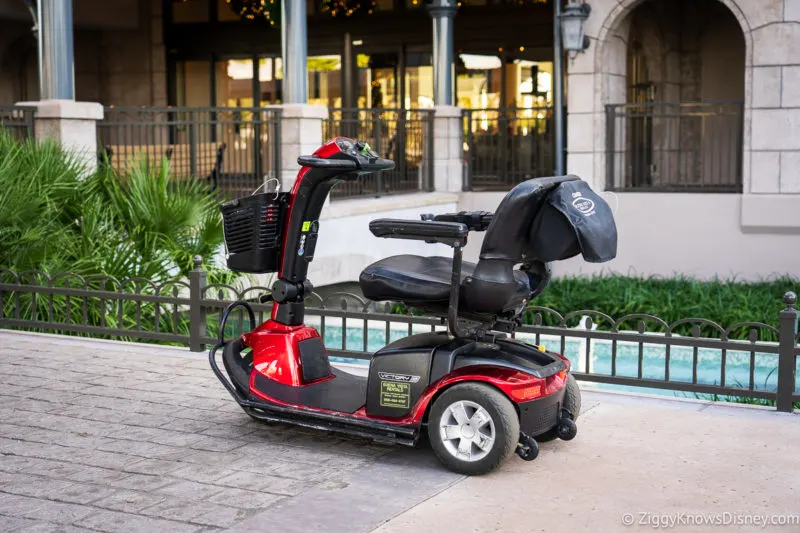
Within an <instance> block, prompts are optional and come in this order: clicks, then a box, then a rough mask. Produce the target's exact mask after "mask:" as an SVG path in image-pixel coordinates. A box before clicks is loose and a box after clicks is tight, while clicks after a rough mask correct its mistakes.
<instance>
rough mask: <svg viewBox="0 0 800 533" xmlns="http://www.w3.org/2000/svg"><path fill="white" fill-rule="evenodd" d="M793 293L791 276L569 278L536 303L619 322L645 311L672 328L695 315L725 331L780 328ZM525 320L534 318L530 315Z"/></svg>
mask: <svg viewBox="0 0 800 533" xmlns="http://www.w3.org/2000/svg"><path fill="white" fill-rule="evenodd" d="M790 290H791V291H795V292H797V291H798V290H800V281H798V280H796V279H792V278H789V277H781V278H774V279H770V280H766V281H757V282H742V281H735V280H734V281H722V280H712V281H698V280H696V279H692V278H688V277H673V278H659V277H651V278H636V277H629V276H607V277H599V276H595V277H582V278H580V277H566V278H559V279H555V280H553V281H552V282H551V283H550V285H549V286H548V287H547V289H545V291H544V292H543V293H542V294H541V295H540V296H539V297H537V298H536V299H535V300H534V302H533V305H539V306H543V307H550V308H552V309H555V310H557V311H559V312H561V313H568V312H570V311H577V310H581V309H594V310H597V311H602V312H603V313H605V314H607V315H610V316H611V317H613V318H615V319H618V318H620V317H622V316H624V315H627V314H632V313H645V314H649V315H655V316H657V317H659V318H661V319H662V320H664V321H665V322H667V323H670V324H671V323H673V322H675V321H677V320H680V319H682V318H689V317H691V318H705V319H708V320H711V321H714V322H716V323H718V324H721V325H722V326H725V327H727V326H730V325H733V324H736V323H739V322H748V321H749V322H764V323H765V324H770V325H773V326H775V327H777V326H778V314H779V312H780V310H781V309H783V307H784V304H783V295H784V294H785V293H786V292H787V291H790ZM526 318H527V319H532V317H531V316H530V313H528V316H526ZM527 321H528V320H526V322H527Z"/></svg>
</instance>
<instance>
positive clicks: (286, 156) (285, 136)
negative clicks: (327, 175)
mask: <svg viewBox="0 0 800 533" xmlns="http://www.w3.org/2000/svg"><path fill="white" fill-rule="evenodd" d="M269 107H274V108H278V109H281V110H282V115H281V175H280V180H281V190H282V191H289V190H290V189H291V188H292V185H294V180H295V178H296V177H297V171H298V170H299V168H300V167H299V166H298V164H297V158H298V157H299V156H301V155H311V154H313V153H314V152H315V151H316V150H317V148H319V147H320V146H321V145H322V143H323V141H326V140H328V139H323V138H322V121H323V120H324V119H326V118H328V108H327V107H323V106H317V105H309V104H283V105H279V106H269Z"/></svg>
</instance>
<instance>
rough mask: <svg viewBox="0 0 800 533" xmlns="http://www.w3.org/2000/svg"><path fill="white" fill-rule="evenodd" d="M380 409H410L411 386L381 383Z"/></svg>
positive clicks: (387, 382)
mask: <svg viewBox="0 0 800 533" xmlns="http://www.w3.org/2000/svg"><path fill="white" fill-rule="evenodd" d="M381 407H396V408H398V409H408V408H409V407H411V384H409V383H397V382H394V381H381Z"/></svg>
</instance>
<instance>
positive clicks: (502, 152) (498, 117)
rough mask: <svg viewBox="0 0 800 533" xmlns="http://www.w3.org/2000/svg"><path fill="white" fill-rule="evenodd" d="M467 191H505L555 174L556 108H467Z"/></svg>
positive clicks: (465, 183) (465, 148)
mask: <svg viewBox="0 0 800 533" xmlns="http://www.w3.org/2000/svg"><path fill="white" fill-rule="evenodd" d="M462 116H463V120H464V142H465V146H464V158H465V166H464V190H467V191H470V190H478V191H480V190H484V191H485V190H504V191H507V190H508V189H510V188H512V187H513V186H514V185H516V184H518V183H520V182H522V181H525V180H527V179H530V178H539V177H543V176H552V175H553V174H554V172H555V141H554V137H553V108H552V107H538V108H527V109H522V108H520V109H511V108H509V109H464V110H463V111H462Z"/></svg>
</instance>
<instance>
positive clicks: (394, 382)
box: [209, 138, 577, 473]
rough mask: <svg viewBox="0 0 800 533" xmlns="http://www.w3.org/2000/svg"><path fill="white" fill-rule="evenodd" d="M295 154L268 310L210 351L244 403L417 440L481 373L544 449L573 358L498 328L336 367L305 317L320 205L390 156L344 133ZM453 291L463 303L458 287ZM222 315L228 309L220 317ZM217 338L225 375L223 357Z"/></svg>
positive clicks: (309, 422) (418, 342) (262, 414)
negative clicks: (365, 367) (364, 371)
mask: <svg viewBox="0 0 800 533" xmlns="http://www.w3.org/2000/svg"><path fill="white" fill-rule="evenodd" d="M298 162H299V163H300V164H301V165H303V166H302V168H301V169H300V172H299V173H298V176H297V180H296V181H295V183H294V185H293V187H292V190H291V193H290V194H289V197H288V202H287V207H286V213H285V216H284V219H283V226H282V231H281V244H280V246H281V251H280V255H279V260H278V265H277V266H278V268H277V271H278V281H277V282H276V283H275V285H274V287H273V291H272V297H273V299H274V303H273V307H272V313H271V318H270V319H269V320H267V321H266V322H264V323H263V324H261V325H259V326H258V327H256V328H255V329H254V330H252V331H250V332H249V333H246V334H244V335H243V336H242V337H241V338H239V339H237V340H234V341H227V342H225V341H223V340H222V339H220V343H219V344H218V345H217V346H216V347H215V348H213V349H212V350H211V353H210V357H209V359H210V362H211V366H212V368H213V369H214V371H215V373H216V374H217V377H218V378H219V379H220V381H221V382H222V383H223V385H225V387H226V388H227V389H228V391H229V392H230V393H231V395H232V396H233V397H234V398H235V399H236V401H237V402H238V403H239V404H240V405H241V406H242V407H243V408H244V409H245V411H246V412H248V414H250V415H251V416H253V417H255V418H259V419H264V420H268V421H281V422H289V423H294V424H297V425H302V426H309V427H315V428H320V429H326V430H332V431H338V432H343V433H350V434H355V435H360V436H366V437H371V438H373V439H377V440H382V441H392V442H396V443H400V444H407V445H413V444H415V443H416V442H417V441H418V440H419V438H420V436H421V434H422V430H423V428H424V426H425V424H426V422H427V419H428V416H429V413H430V410H431V406H432V404H433V403H434V402H435V401H436V399H437V398H438V397H439V396H441V395H442V394H443V393H444V392H445V391H447V390H448V389H451V388H452V387H454V386H457V385H459V384H465V383H476V384H482V385H484V386H486V388H487V389H492V390H495V391H499V392H500V393H501V394H502V396H503V397H505V398H507V399H508V400H510V402H512V403H513V404H514V405H515V409H516V414H517V416H518V417H519V428H520V432H521V433H520V434H521V437H520V445H519V446H520V449H522V450H523V451H524V450H527V452H525V453H527V454H528V455H529V456H530V455H531V453H532V452H530V449H531V447H532V446H533V447H535V448H536V450H538V447H537V446H536V442H535V441H534V440H533V438H534V437H535V436H537V435H542V434H545V433H547V432H551V431H554V428H557V427H560V426H559V424H562V425H563V424H566V425H567V426H569V425H570V424H571V426H570V427H574V423H573V422H572V420H571V416H570V413H569V412H568V411H567V410H565V406H564V405H563V401H564V391H565V388H566V386H567V383H568V379H567V378H568V372H569V361H568V360H567V359H566V358H564V357H562V356H561V355H558V354H554V353H551V352H547V351H546V350H544V349H543V348H541V347H537V346H533V345H529V344H526V343H524V342H519V341H515V340H512V339H503V338H502V337H503V335H501V334H496V338H497V339H500V340H495V341H485V340H481V339H478V338H470V337H469V336H461V335H460V334H458V330H455V328H454V327H451V331H450V332H445V331H442V332H435V333H426V334H420V335H412V336H409V337H406V338H404V339H401V340H399V341H396V342H393V343H391V344H389V345H387V346H386V347H384V348H383V349H381V350H379V351H378V352H376V353H375V354H373V357H372V360H371V362H370V368H369V375H368V376H367V377H363V376H356V375H354V374H351V373H347V372H344V371H343V370H341V369H337V368H334V367H331V366H330V363H329V361H328V355H327V352H326V350H325V347H324V344H323V341H322V339H321V338H320V335H319V333H318V332H317V330H316V329H315V328H313V327H309V326H306V325H305V324H304V321H303V315H304V299H305V298H306V297H308V296H309V295H310V291H311V285H310V283H309V282H308V281H307V279H306V273H307V268H308V263H310V261H311V260H312V259H313V255H314V249H315V246H316V240H317V236H318V231H319V221H318V218H319V213H320V211H321V209H322V205H323V203H324V201H325V199H326V198H327V196H328V193H329V191H330V188H331V187H332V186H333V185H334V184H335V183H338V182H340V181H342V180H352V179H357V178H358V176H359V175H360V174H365V173H369V172H374V171H380V170H383V169H387V168H391V167H392V166H393V163H392V162H391V161H388V160H384V159H380V158H379V157H378V156H377V154H375V153H374V152H371V151H370V150H369V148H368V147H367V146H365V145H363V144H361V143H356V142H354V141H352V140H349V139H343V138H336V139H334V140H332V141H330V142H328V143H326V144H325V145H324V146H322V147H321V148H320V149H319V150H317V151H316V152H315V153H314V155H313V156H310V157H302V158H300V159H299V160H298ZM271 194H274V193H271ZM276 197H277V195H276ZM226 240H227V235H226ZM439 242H444V241H439ZM465 242H466V236H465V235H464V237H463V239H461V240H456V241H454V250H455V253H456V257H457V259H458V265H459V267H460V264H461V262H460V253H461V248H462V247H463V243H465ZM454 292H455V293H456V296H455V297H454V298H455V303H456V308H457V293H458V290H455V291H454ZM452 303H453V302H452V301H451V304H452ZM237 305H238V306H243V307H245V308H247V309H248V310H249V311H250V314H251V319H252V316H253V313H252V310H251V309H250V306H249V304H247V303H246V302H237V303H235V304H233V306H237ZM226 318H227V312H226V315H225V317H224V318H223V322H224V320H225V319H226ZM454 330H455V333H456V334H455V335H454V334H453V333H454ZM219 349H222V352H223V358H222V359H223V362H224V366H225V369H226V370H227V374H228V376H227V377H226V376H225V375H224V374H223V373H222V371H221V370H220V369H219V367H218V366H217V363H216V352H217V351H218V350H219ZM575 415H577V413H575ZM465 427H466V426H465ZM573 436H574V434H573ZM564 438H571V437H568V436H567V437H564ZM525 439H528V440H525ZM517 451H518V453H520V450H519V449H518V450H517ZM470 453H472V452H470ZM520 455H523V456H524V454H523V453H520ZM533 456H535V454H533ZM526 458H530V457H526ZM451 468H452V466H451ZM465 472H471V473H475V472H477V471H475V472H472V471H469V470H465Z"/></svg>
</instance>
